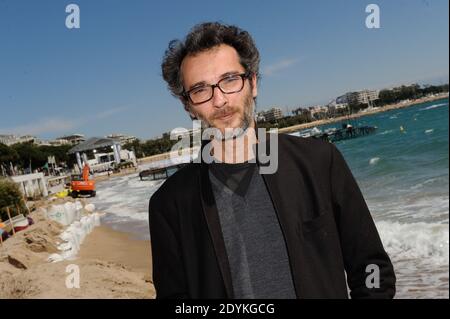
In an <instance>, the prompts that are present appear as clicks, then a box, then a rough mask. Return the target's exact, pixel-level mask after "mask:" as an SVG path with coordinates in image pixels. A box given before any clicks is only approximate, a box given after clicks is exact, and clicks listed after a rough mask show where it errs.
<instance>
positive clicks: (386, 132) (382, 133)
mask: <svg viewBox="0 0 450 319" xmlns="http://www.w3.org/2000/svg"><path fill="white" fill-rule="evenodd" d="M393 131H394V130H386V131H383V132H381V133H380V135H385V134H389V133H392V132H393Z"/></svg>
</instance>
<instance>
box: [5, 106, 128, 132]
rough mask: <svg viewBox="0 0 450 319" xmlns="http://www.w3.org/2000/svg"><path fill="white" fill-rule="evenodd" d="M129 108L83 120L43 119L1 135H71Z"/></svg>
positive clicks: (16, 127)
mask: <svg viewBox="0 0 450 319" xmlns="http://www.w3.org/2000/svg"><path fill="white" fill-rule="evenodd" d="M129 109H130V108H129V107H116V108H112V109H109V110H106V111H103V112H100V113H97V114H90V115H89V117H82V118H70V119H67V118H62V117H49V118H41V119H38V120H36V121H34V122H32V123H28V124H23V125H18V126H15V127H10V128H2V129H0V134H14V135H33V136H39V135H44V134H45V135H59V134H70V133H71V132H73V130H74V129H77V128H79V127H81V126H83V125H86V124H88V123H90V122H93V121H96V120H100V119H106V118H108V117H111V116H113V115H115V114H118V113H122V112H125V111H127V110H129Z"/></svg>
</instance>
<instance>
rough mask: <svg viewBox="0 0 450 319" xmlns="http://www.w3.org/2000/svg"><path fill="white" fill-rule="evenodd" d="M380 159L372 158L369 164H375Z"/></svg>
mask: <svg viewBox="0 0 450 319" xmlns="http://www.w3.org/2000/svg"><path fill="white" fill-rule="evenodd" d="M379 160H380V158H379V157H374V158H371V159H370V161H369V164H370V165H375V164H376V163H378V161H379Z"/></svg>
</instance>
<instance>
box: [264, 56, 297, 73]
mask: <svg viewBox="0 0 450 319" xmlns="http://www.w3.org/2000/svg"><path fill="white" fill-rule="evenodd" d="M299 61H300V59H298V58H296V59H283V60H280V61H278V62H276V63H273V64H270V65H267V66H266V67H264V68H263V70H262V74H263V75H266V76H270V75H273V74H275V73H277V72H279V71H281V70H284V69H287V68H289V67H290V66H292V65H294V64H296V63H298V62H299Z"/></svg>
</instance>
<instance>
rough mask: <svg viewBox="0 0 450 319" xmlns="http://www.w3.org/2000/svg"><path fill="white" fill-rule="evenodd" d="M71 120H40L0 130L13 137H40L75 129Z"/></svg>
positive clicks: (74, 124) (75, 125)
mask: <svg viewBox="0 0 450 319" xmlns="http://www.w3.org/2000/svg"><path fill="white" fill-rule="evenodd" d="M77 126H78V125H77V123H75V122H74V121H73V120H67V119H63V118H47V119H40V120H38V121H35V122H33V123H29V124H24V125H19V126H16V127H11V128H6V129H2V131H3V133H4V134H14V135H35V136H37V135H41V134H47V133H57V132H66V131H70V130H71V129H73V128H75V127H77Z"/></svg>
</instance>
